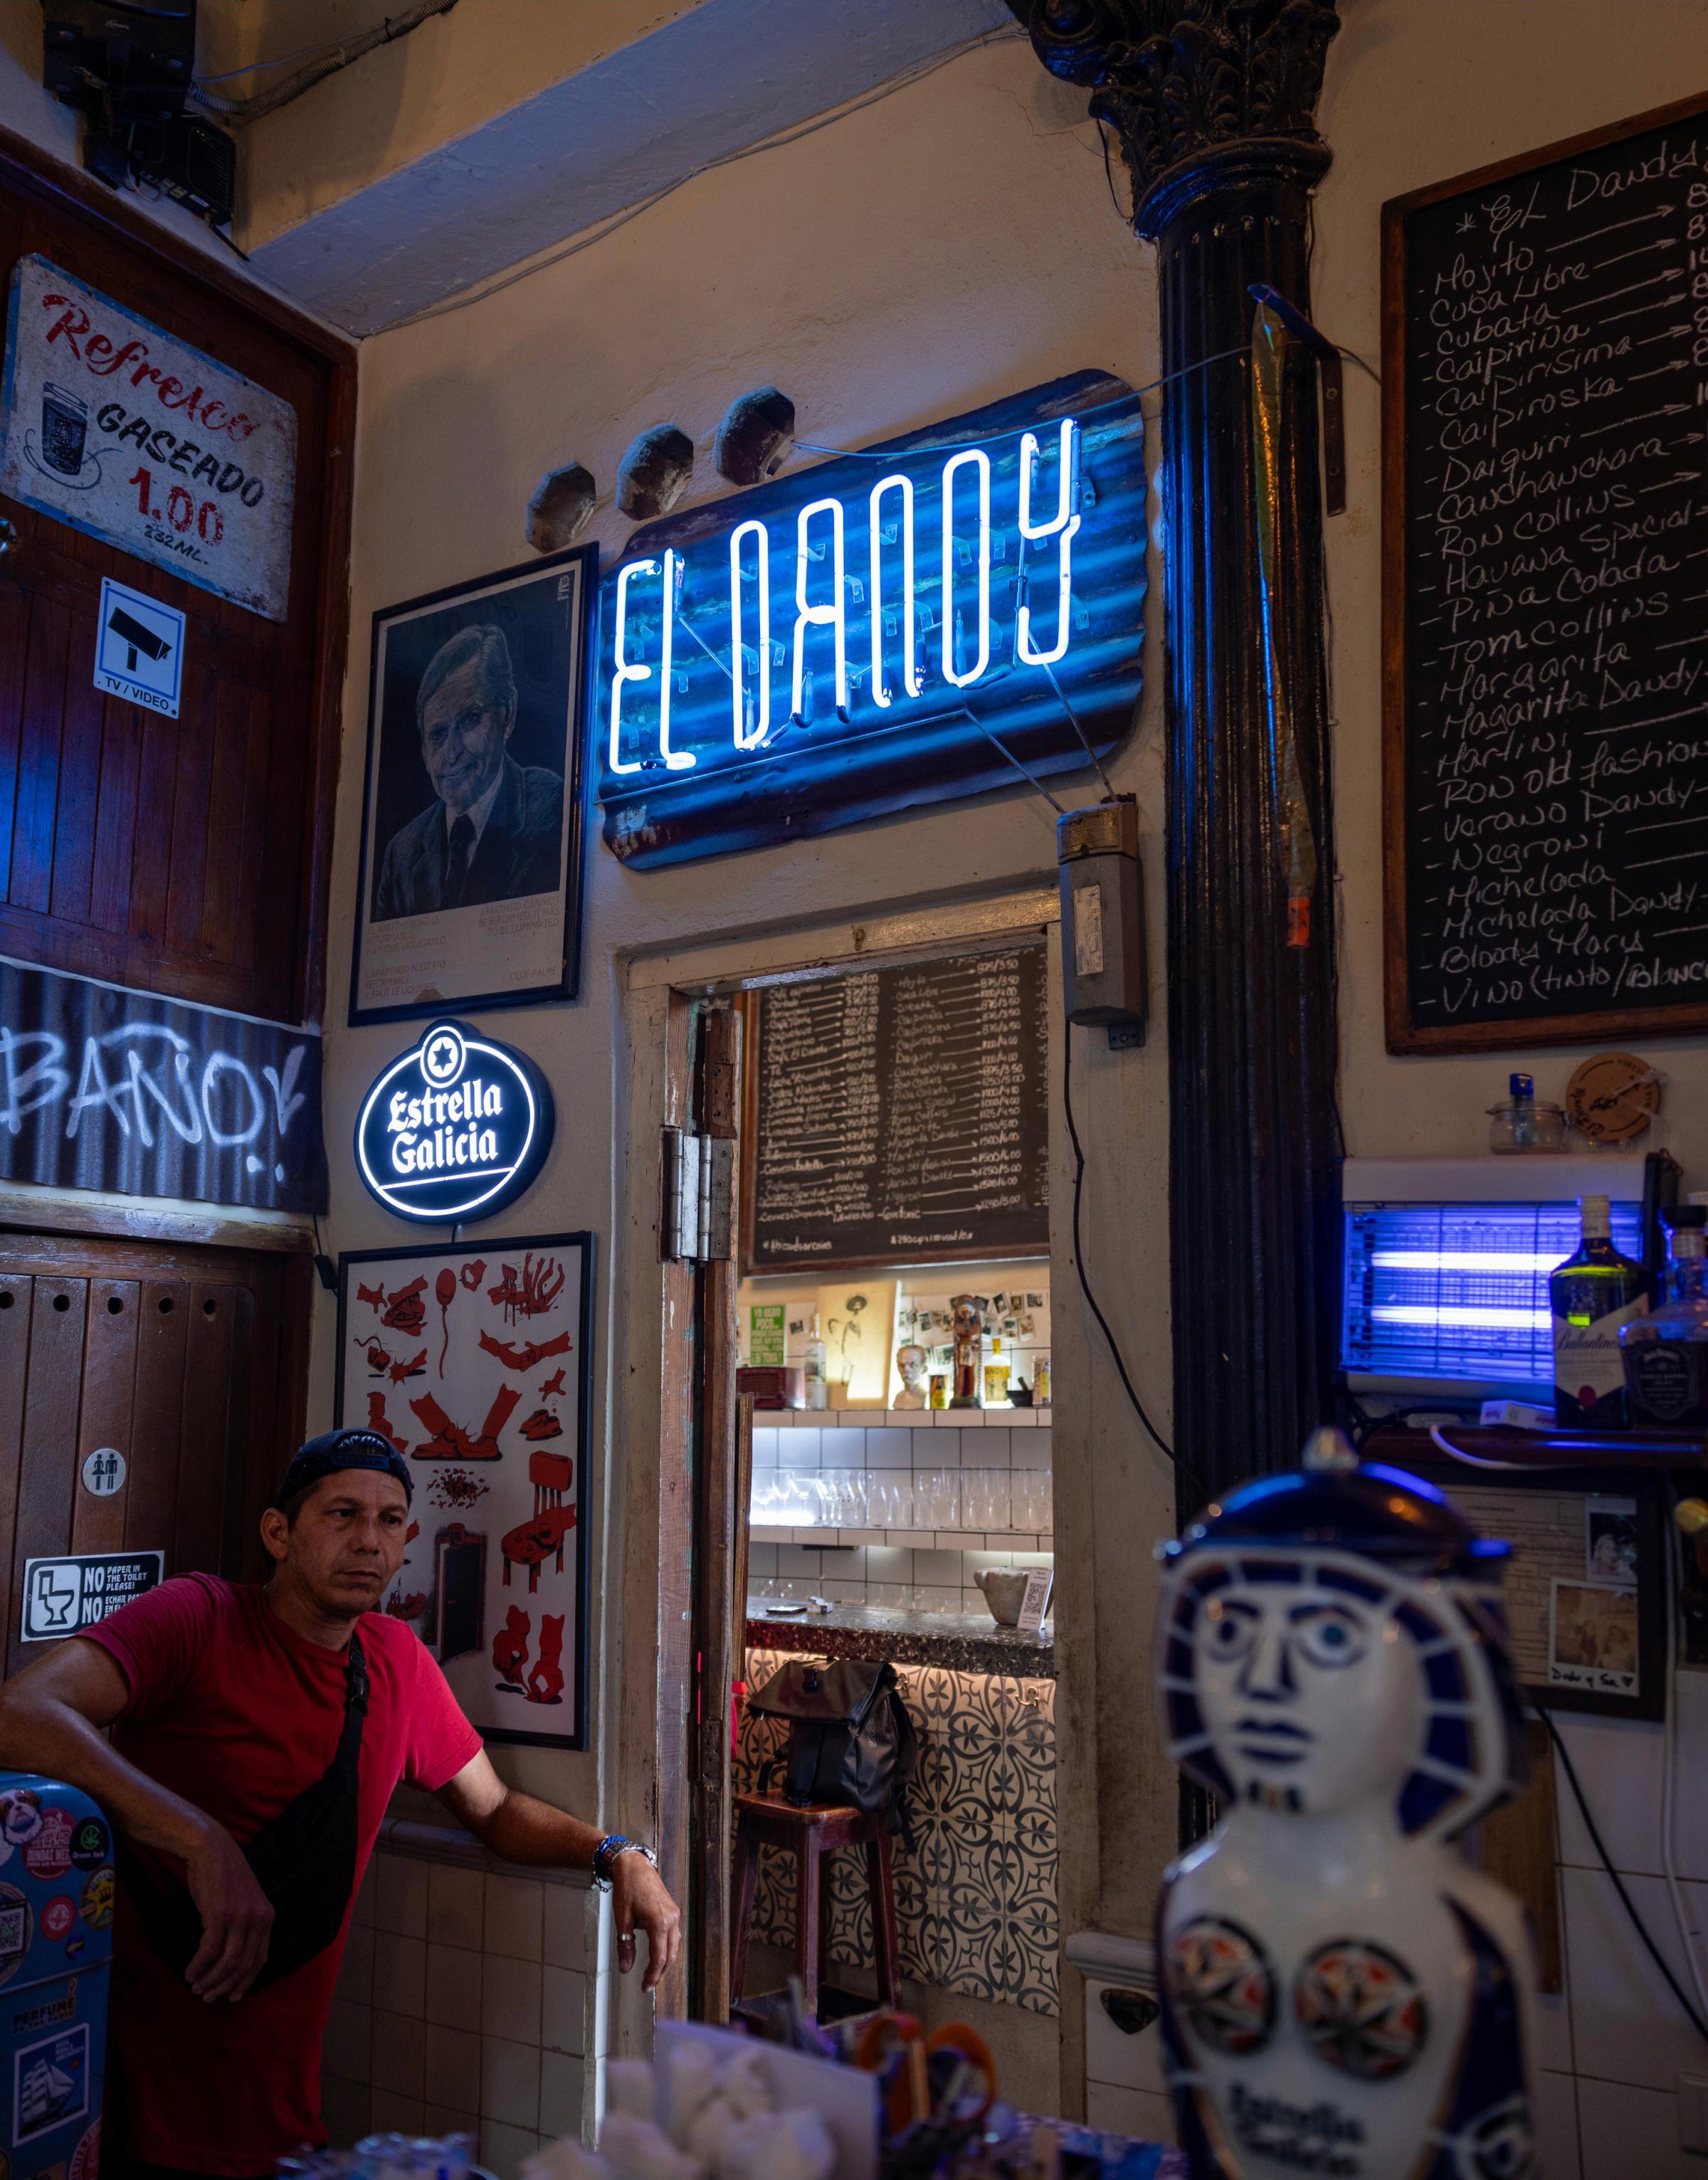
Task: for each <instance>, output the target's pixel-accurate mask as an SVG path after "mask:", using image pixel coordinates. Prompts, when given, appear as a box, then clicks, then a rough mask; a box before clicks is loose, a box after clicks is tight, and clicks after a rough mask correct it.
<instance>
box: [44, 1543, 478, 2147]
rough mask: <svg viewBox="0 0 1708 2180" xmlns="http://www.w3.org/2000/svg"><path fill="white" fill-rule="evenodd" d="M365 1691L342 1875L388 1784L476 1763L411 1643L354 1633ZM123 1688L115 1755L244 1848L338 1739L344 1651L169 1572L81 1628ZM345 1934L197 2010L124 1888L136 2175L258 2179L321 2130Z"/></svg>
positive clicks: (127, 2066)
mask: <svg viewBox="0 0 1708 2180" xmlns="http://www.w3.org/2000/svg"><path fill="white" fill-rule="evenodd" d="M82 1639H83V1640H84V1641H85V1642H89V1643H99V1644H100V1646H101V1648H102V1649H103V1650H105V1651H106V1652H107V1654H109V1656H111V1657H112V1658H113V1660H115V1661H116V1663H117V1664H118V1668H119V1670H120V1671H121V1672H122V1673H123V1674H124V1677H125V1679H126V1681H127V1682H129V1688H130V1699H129V1702H128V1703H127V1704H126V1705H125V1707H124V1709H123V1710H122V1711H121V1712H120V1713H119V1715H118V1721H117V1723H116V1724H115V1726H114V1728H113V1746H114V1747H115V1748H117V1749H118V1753H119V1754H120V1755H121V1756H123V1757H124V1758H125V1759H127V1760H128V1761H129V1762H130V1763H132V1764H135V1766H136V1768H137V1769H138V1770H140V1771H145V1772H146V1773H147V1775H148V1776H149V1777H150V1778H151V1779H157V1780H158V1781H160V1783H161V1785H162V1786H169V1787H170V1788H171V1789H172V1791H173V1792H174V1793H175V1794H181V1795H182V1796H183V1797H184V1798H185V1801H187V1802H193V1803H195V1804H196V1807H197V1808H201V1809H205V1810H207V1814H209V1815H210V1816H212V1817H215V1818H217V1819H218V1821H219V1822H220V1823H221V1824H223V1825H224V1826H225V1827H226V1829H227V1830H228V1831H229V1832H230V1834H231V1836H232V1837H233V1838H234V1839H235V1840H236V1841H238V1842H239V1843H240V1844H241V1843H242V1842H243V1841H246V1840H250V1839H252V1838H253V1837H254V1836H255V1835H256V1832H257V1831H259V1830H260V1829H261V1827H262V1825H264V1824H265V1823H266V1822H267V1819H268V1818H270V1817H273V1816H275V1815H276V1814H278V1811H279V1810H280V1809H282V1808H284V1806H285V1804H286V1803H288V1802H290V1801H293V1800H295V1797H296V1796H297V1795H299V1794H300V1793H301V1792H303V1790H304V1789H305V1787H307V1786H312V1785H313V1784H314V1782H315V1781H316V1780H317V1779H318V1778H319V1777H320V1776H321V1775H322V1772H324V1771H325V1770H326V1768H327V1766H328V1764H330V1763H331V1761H332V1759H333V1752H334V1751H335V1749H336V1748H337V1746H338V1738H339V1731H340V1730H341V1728H342V1726H343V1724H344V1667H345V1662H346V1661H345V1654H344V1652H343V1651H342V1650H328V1649H326V1648H324V1646H323V1645H322V1644H320V1643H311V1642H309V1641H308V1639H307V1638H306V1637H304V1636H301V1635H298V1634H297V1633H295V1632H294V1631H293V1630H292V1629H290V1628H289V1627H286V1626H285V1624H284V1621H282V1620H280V1619H279V1618H278V1616H277V1615H276V1614H275V1613H274V1612H273V1610H272V1608H271V1607H270V1606H269V1605H267V1600H266V1598H265V1595H264V1594H263V1593H262V1590H261V1589H260V1588H259V1587H257V1586H256V1585H253V1584H245V1585H243V1586H242V1587H239V1586H238V1585H236V1584H234V1583H229V1582H223V1581H222V1580H220V1578H219V1577H218V1576H217V1575H207V1574H190V1575H180V1576H179V1577H176V1578H175V1579H174V1580H173V1581H171V1582H167V1583H162V1584H161V1586H160V1588H158V1589H154V1590H151V1591H150V1592H149V1593H148V1594H146V1596H144V1597H140V1598H138V1599H137V1600H136V1602H135V1604H134V1605H126V1606H124V1609H123V1610H122V1611H118V1612H115V1613H114V1614H113V1617H112V1618H111V1619H110V1620H105V1621H102V1622H101V1624H100V1625H99V1626H98V1627H91V1628H90V1629H89V1630H88V1631H87V1632H85V1635H84V1636H83V1638H82ZM361 1644H362V1649H363V1651H364V1652H365V1654H366V1658H367V1667H368V1676H369V1679H370V1681H371V1682H372V1690H371V1693H370V1696H369V1700H368V1709H367V1717H366V1721H365V1723H364V1726H363V1728H362V1742H361V1795H360V1798H359V1803H358V1820H359V1824H360V1827H361V1832H360V1838H359V1841H358V1847H357V1852H358V1862H357V1869H356V1877H357V1881H358V1883H359V1882H360V1881H361V1874H362V1872H363V1871H364V1870H365V1869H366V1867H367V1858H368V1856H369V1855H370V1853H371V1852H372V1849H373V1842H374V1838H375V1836H376V1835H377V1832H378V1830H379V1825H380V1819H381V1818H382V1817H383V1815H384V1814H385V1808H386V1803H387V1802H388V1800H389V1799H390V1797H391V1793H392V1789H393V1788H394V1786H396V1785H397V1783H398V1781H399V1780H400V1779H406V1780H407V1781H409V1783H410V1786H419V1787H421V1788H423V1789H424V1790H425V1791H426V1792H428V1793H433V1792H437V1790H438V1788H439V1787H441V1786H444V1785H445V1784H446V1783H447V1782H448V1781H450V1780H452V1779H454V1778H455V1776H456V1775H457V1773H458V1772H459V1771H460V1770H462V1768H463V1766H464V1765H465V1764H467V1763H468V1762H469V1761H470V1760H471V1759H472V1758H473V1757H474V1756H476V1755H477V1754H478V1753H479V1751H480V1748H481V1740H480V1736H479V1735H478V1734H477V1732H476V1731H475V1730H474V1728H473V1727H472V1726H471V1725H470V1724H469V1722H468V1720H466V1718H465V1717H464V1716H463V1714H462V1712H461V1710H460V1709H459V1707H458V1704H457V1700H456V1698H455V1696H454V1695H453V1694H452V1693H451V1692H450V1689H449V1687H448V1686H447V1685H446V1682H445V1677H444V1674H443V1673H442V1672H441V1671H439V1669H438V1665H437V1663H436V1662H435V1660H433V1658H432V1657H431V1656H429V1654H427V1650H426V1649H424V1648H423V1647H422V1645H421V1642H420V1640H419V1639H418V1638H417V1637H416V1635H415V1633H414V1632H413V1631H412V1630H411V1629H410V1628H409V1627H405V1626H404V1624H403V1623H402V1622H401V1621H396V1620H388V1619H387V1618H386V1617H385V1616H384V1615H383V1613H373V1612H370V1613H365V1614H364V1615H363V1616H362V1620H361ZM349 1927H350V1919H349V1917H348V1915H346V1917H345V1918H344V1928H343V1929H342V1930H340V1931H339V1935H338V1937H337V1939H336V1941H334V1942H333V1944H332V1945H330V1946H328V1947H327V1949H326V1951H325V1952H323V1953H321V1954H318V1955H317V1957H315V1958H314V1959H313V1960H311V1961H306V1962H305V1963H303V1965H302V1966H301V1967H300V1968H297V1969H295V1970H294V1971H293V1972H292V1973H291V1974H289V1975H286V1976H281V1977H280V1978H279V1979H278V1981H277V1982H276V1983H272V1984H269V1985H267V1986H266V1988H265V1989H264V1990H259V1991H252V1992H251V1993H250V1995H249V1996H247V1997H245V1998H242V1999H240V2000H239V2001H237V2003H236V2004H235V2005H233V2004H232V2003H231V2002H230V2001H229V2000H226V1999H221V2000H218V2001H215V2002H214V2003H213V2004H212V2005H211V2006H208V2005H204V2004H203V2002H202V2001H201V1999H199V1998H197V1997H196V1995H195V1994H194V1992H192V1991H191V1990H190V1988H189V1986H188V1985H186V1984H185V1982H184V1981H183V1979H182V1978H181V1977H180V1976H179V1975H177V1974H174V1971H173V1970H172V1969H171V1968H168V1966H167V1964H166V1963H165V1962H164V1961H163V1960H162V1959H161V1957H160V1956H159V1955H158V1954H157V1952H155V1951H154V1949H153V1947H152V1946H151V1945H150V1944H149V1942H148V1941H147V1939H146V1937H145V1936H144V1935H143V1934H142V1931H141V1930H140V1927H139V1926H138V1924H137V1923H136V1920H135V1916H134V1914H133V1913H132V1912H131V1910H130V1907H129V1902H127V1901H126V1900H125V1898H124V1892H123V1890H122V1888H121V1891H120V1893H119V1902H118V1919H117V1923H116V1925H115V1930H114V1946H113V2007H112V2023H113V2025H112V2031H111V2037H110V2040H109V2046H108V2049H109V2053H110V2056H111V2058H112V2061H113V2067H114V2069H115V2072H116V2073H117V2075H118V2081H119V2083H120V2084H122V2089H121V2096H122V2103H121V2106H120V2112H119V2114H118V2115H115V2117H118V2119H119V2131H120V2144H119V2145H118V2146H122V2148H123V2149H124V2150H126V2151H127V2152H128V2153H129V2155H130V2156H131V2157H133V2158H135V2159H137V2160H138V2161H140V2162H142V2163H145V2164H149V2165H168V2166H180V2167H185V2168H188V2169H189V2170H190V2171H191V2172H217V2173H239V2174H250V2173H262V2172H270V2171H271V2170H272V2167H273V2162H274V2161H275V2159H277V2158H278V2157H279V2156H280V2155H284V2154H286V2153H288V2152H289V2151H291V2150H295V2149H296V2148H297V2147H298V2146H299V2145H300V2144H302V2143H304V2142H320V2141H322V2140H323V2139H325V2138H324V2133H323V2130H322V2127H321V2123H320V2046H321V2038H322V2033H323V2032H324V2029H325V2027H326V2015H327V2007H328V2004H329V2003H330V2001H331V1998H332V1992H333V1984H334V1983H335V1982H336V1981H337V1979H338V1970H339V1961H340V1960H341V1959H342V1957H343V1955H344V1938H345V1935H346V1934H347V1932H348V1930H349Z"/></svg>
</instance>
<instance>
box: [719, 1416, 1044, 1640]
mask: <svg viewBox="0 0 1708 2180" xmlns="http://www.w3.org/2000/svg"><path fill="white" fill-rule="evenodd" d="M884 1413H885V1412H884V1410H882V1409H876V1410H862V1409H843V1410H840V1411H836V1410H832V1411H828V1412H823V1411H821V1412H817V1413H811V1412H807V1411H803V1410H796V1411H794V1412H791V1413H788V1414H786V1415H785V1416H783V1417H780V1418H778V1419H777V1421H776V1422H774V1423H762V1424H756V1425H755V1427H754V1431H753V1474H754V1480H755V1484H756V1485H758V1484H762V1483H763V1481H764V1480H765V1479H766V1478H768V1477H769V1476H770V1475H772V1474H774V1473H776V1472H777V1471H779V1470H783V1469H792V1470H798V1471H802V1472H805V1473H809V1474H816V1473H820V1472H822V1471H824V1470H827V1469H838V1468H849V1469H860V1470H865V1471H868V1472H884V1471H895V1470H898V1469H899V1470H906V1471H909V1472H912V1473H923V1472H924V1471H927V1470H930V1469H957V1470H960V1471H962V1472H963V1473H966V1472H972V1473H975V1474H976V1473H978V1472H989V1475H990V1477H991V1478H993V1479H994V1482H995V1483H996V1484H997V1485H998V1486H999V1490H998V1493H997V1497H998V1500H999V1502H1000V1498H1001V1497H1002V1496H1003V1494H1002V1492H1001V1491H1000V1485H1001V1484H1002V1483H1003V1482H1004V1481H1005V1480H1006V1479H1011V1478H1012V1476H1013V1474H1014V1473H1015V1472H1016V1471H1017V1470H1022V1471H1029V1472H1033V1473H1039V1474H1041V1475H1042V1476H1043V1477H1044V1478H1048V1477H1049V1475H1050V1462H1051V1446H1052V1438H1053V1434H1052V1432H1051V1429H1050V1410H1049V1409H1047V1408H1046V1409H1043V1410H1028V1409H1020V1408H1017V1409H1011V1410H1008V1409H1000V1408H999V1409H989V1410H979V1411H977V1412H973V1413H972V1414H970V1415H969V1414H968V1413H967V1412H965V1411H957V1410H955V1409H948V1410H942V1411H939V1412H936V1413H934V1414H932V1413H929V1412H928V1414H927V1416H926V1417H925V1418H923V1419H922V1418H917V1417H916V1418H915V1419H914V1420H913V1421H912V1423H906V1424H902V1423H891V1422H877V1423H872V1422H868V1421H866V1420H865V1418H867V1417H868V1415H876V1416H879V1417H882V1416H883V1415H884ZM833 1537H834V1539H835V1543H834V1544H831V1543H830V1541H829V1539H831V1538H833ZM1054 1551H1055V1537H1054V1535H1053V1534H1052V1533H1051V1532H1050V1529H1048V1528H1044V1529H1024V1530H1017V1529H1007V1528H1006V1529H1002V1530H999V1531H992V1530H989V1529H970V1528H957V1529H952V1530H950V1529H939V1530H933V1529H839V1530H836V1531H834V1532H825V1531H823V1530H817V1529H813V1528H767V1527H764V1526H756V1527H755V1528H754V1529H753V1531H752V1541H751V1544H750V1545H749V1564H748V1587H749V1589H750V1591H758V1592H763V1591H764V1590H765V1589H766V1588H767V1586H768V1585H769V1586H770V1587H771V1588H772V1589H773V1590H774V1591H782V1592H784V1594H788V1592H787V1590H786V1589H785V1585H792V1586H793V1591H794V1593H795V1594H800V1595H802V1596H804V1595H806V1594H809V1593H813V1592H816V1593H817V1594H818V1595H819V1596H821V1597H828V1598H830V1599H834V1600H835V1602H837V1603H839V1604H853V1605H866V1604H870V1605H903V1604H917V1605H921V1606H923V1607H924V1608H926V1609H928V1610H939V1611H950V1612H974V1613H983V1610H984V1609H985V1608H984V1599H983V1595H982V1594H981V1593H980V1592H979V1590H978V1588H977V1586H976V1585H975V1583H974V1582H973V1579H972V1577H973V1574H974V1572H982V1571H983V1569H985V1568H987V1567H994V1566H1050V1565H1051V1564H1052V1561H1053V1555H1054Z"/></svg>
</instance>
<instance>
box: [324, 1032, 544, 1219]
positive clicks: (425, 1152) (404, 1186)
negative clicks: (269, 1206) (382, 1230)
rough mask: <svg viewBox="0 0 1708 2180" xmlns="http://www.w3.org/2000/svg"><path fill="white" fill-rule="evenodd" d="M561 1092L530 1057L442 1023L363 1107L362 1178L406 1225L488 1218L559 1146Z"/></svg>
mask: <svg viewBox="0 0 1708 2180" xmlns="http://www.w3.org/2000/svg"><path fill="white" fill-rule="evenodd" d="M553 1120H554V1114H553V1107H552V1093H551V1091H550V1088H549V1087H548V1085H547V1082H546V1080H545V1077H544V1076H543V1075H542V1074H541V1073H540V1071H539V1070H538V1068H537V1067H536V1066H535V1065H534V1064H533V1062H532V1060H529V1059H527V1058H526V1055H525V1054H521V1053H520V1052H515V1051H513V1050H512V1049H511V1048H510V1046H509V1045H505V1044H498V1043H493V1042H492V1041H491V1040H490V1039H488V1038H482V1037H480V1036H478V1035H477V1034H476V1032H474V1031H472V1030H471V1029H468V1028H466V1027H465V1026H464V1025H463V1024H462V1023H460V1022H454V1021H437V1022H434V1023H433V1024H432V1026H431V1027H429V1028H428V1029H427V1031H426V1032H424V1034H423V1035H422V1038H421V1043H419V1044H418V1045H416V1046H415V1047H414V1048H413V1049H411V1050H410V1051H408V1052H405V1053H404V1054H401V1055H400V1056H399V1058H398V1059H396V1060H394V1061H393V1062H392V1064H391V1065H390V1066H389V1067H388V1068H387V1069H386V1071H385V1072H384V1073H383V1075H382V1076H380V1077H379V1079H378V1081H377V1082H375V1083H374V1085H373V1087H372V1089H370V1090H369V1092H368V1093H367V1096H366V1098H365V1099H364V1100H363V1102H362V1108H361V1115H360V1117H359V1118H358V1120H357V1121H356V1127H355V1155H356V1165H357V1169H358V1170H359V1171H360V1173H361V1177H362V1180H363V1181H364V1182H365V1184H366V1186H367V1187H368V1189H369V1190H370V1191H371V1192H372V1194H373V1195H374V1196H376V1197H378V1199H379V1201H380V1202H381V1203H383V1204H384V1205H385V1206H386V1207H387V1208H388V1210H391V1211H394V1212H396V1214H398V1216H399V1218H400V1219H433V1220H435V1221H441V1222H442V1221H444V1220H447V1219H466V1218H468V1217H469V1216H470V1215H471V1214H473V1213H475V1212H477V1211H478V1212H479V1213H480V1214H481V1216H482V1217H483V1218H485V1217H488V1216H490V1215H491V1214H493V1212H495V1211H499V1210H501V1209H502V1208H504V1205H505V1204H507V1203H514V1202H515V1198H516V1197H519V1196H520V1195H521V1192H522V1191H523V1190H524V1189H525V1188H526V1187H527V1186H529V1185H530V1183H531V1182H532V1181H533V1179H534V1176H535V1175H537V1173H538V1171H539V1170H540V1166H541V1164H542V1163H543V1160H544V1158H545V1154H546V1152H547V1150H548V1148H549V1146H550V1143H551V1137H552V1128H553Z"/></svg>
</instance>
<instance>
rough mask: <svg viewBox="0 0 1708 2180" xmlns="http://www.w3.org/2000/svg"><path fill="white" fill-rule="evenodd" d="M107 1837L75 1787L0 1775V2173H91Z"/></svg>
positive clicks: (102, 2023) (107, 1939) (98, 2084)
mask: <svg viewBox="0 0 1708 2180" xmlns="http://www.w3.org/2000/svg"><path fill="white" fill-rule="evenodd" d="M112 1951H113V1832H112V1829H111V1827H110V1826H109V1825H108V1824H107V1819H106V1818H105V1817H103V1816H102V1814H101V1812H100V1810H99V1809H98V1808H96V1805H95V1803H93V1802H91V1800H90V1798H89V1797H88V1796H87V1795H86V1794H84V1793H80V1792H78V1790H77V1788H76V1787H74V1786H61V1785H60V1784H59V1782H58V1781H57V1780H54V1779H42V1778H38V1777H36V1775H34V1774H33V1773H30V1772H28V1771H0V2153H3V2156H4V2163H3V2164H0V2172H3V2173H5V2174H6V2176H7V2180H35V2176H36V2174H38V2173H41V2174H47V2173H52V2176H53V2180H95V2172H96V2165H97V2163H98V2161H99V2156H100V2147H101V2089H102V2074H103V2072H104V2060H105V2053H106V2045H107V1974H108V1966H109V1961H110V1957H111V1955H112Z"/></svg>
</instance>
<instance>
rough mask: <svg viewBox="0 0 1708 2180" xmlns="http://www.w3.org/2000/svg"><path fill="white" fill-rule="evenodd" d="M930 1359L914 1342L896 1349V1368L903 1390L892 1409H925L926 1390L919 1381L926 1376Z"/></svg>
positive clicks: (894, 1401) (892, 1403) (891, 1403)
mask: <svg viewBox="0 0 1708 2180" xmlns="http://www.w3.org/2000/svg"><path fill="white" fill-rule="evenodd" d="M930 1359H931V1358H930V1357H929V1356H928V1354H927V1353H926V1352H925V1350H924V1349H923V1347H916V1346H914V1345H913V1343H912V1340H909V1341H908V1342H907V1343H906V1345H905V1346H901V1347H898V1348H897V1349H896V1351H895V1368H896V1369H897V1370H898V1371H900V1373H901V1391H900V1392H899V1393H898V1394H897V1395H896V1396H895V1399H894V1400H893V1401H891V1402H890V1407H892V1408H923V1407H924V1405H925V1388H924V1387H923V1385H921V1384H920V1382H919V1381H920V1379H922V1378H923V1376H924V1375H925V1365H926V1364H927V1363H928V1362H929V1361H930Z"/></svg>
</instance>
